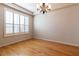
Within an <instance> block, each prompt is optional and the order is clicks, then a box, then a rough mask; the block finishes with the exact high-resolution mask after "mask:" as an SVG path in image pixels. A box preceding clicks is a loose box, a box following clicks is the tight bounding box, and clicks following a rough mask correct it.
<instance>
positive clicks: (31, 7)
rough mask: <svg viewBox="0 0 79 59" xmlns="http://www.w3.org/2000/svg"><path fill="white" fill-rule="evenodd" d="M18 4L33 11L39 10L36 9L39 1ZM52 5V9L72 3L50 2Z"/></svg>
mask: <svg viewBox="0 0 79 59" xmlns="http://www.w3.org/2000/svg"><path fill="white" fill-rule="evenodd" d="M16 4H17V5H19V6H21V7H23V8H25V9H28V10H30V11H32V12H36V11H37V9H36V5H37V3H16ZM50 5H51V7H52V10H53V9H56V8H61V7H64V6H67V5H71V3H50Z"/></svg>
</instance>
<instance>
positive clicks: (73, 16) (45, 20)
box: [34, 5, 79, 46]
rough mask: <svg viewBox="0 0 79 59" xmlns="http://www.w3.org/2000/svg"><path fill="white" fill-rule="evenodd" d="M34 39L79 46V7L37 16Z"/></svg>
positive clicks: (35, 18)
mask: <svg viewBox="0 0 79 59" xmlns="http://www.w3.org/2000/svg"><path fill="white" fill-rule="evenodd" d="M34 38H38V39H44V40H49V41H56V42H61V43H65V44H70V45H75V46H79V5H77V6H72V7H68V8H67V7H66V8H63V9H60V10H55V11H52V12H51V13H48V14H44V15H43V14H39V15H35V17H34Z"/></svg>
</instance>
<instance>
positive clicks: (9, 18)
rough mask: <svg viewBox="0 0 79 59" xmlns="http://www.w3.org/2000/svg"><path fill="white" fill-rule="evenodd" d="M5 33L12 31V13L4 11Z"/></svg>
mask: <svg viewBox="0 0 79 59" xmlns="http://www.w3.org/2000/svg"><path fill="white" fill-rule="evenodd" d="M5 15H6V33H8V34H9V33H13V13H12V12H8V11H6V14H5Z"/></svg>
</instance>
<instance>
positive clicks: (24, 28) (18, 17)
mask: <svg viewBox="0 0 79 59" xmlns="http://www.w3.org/2000/svg"><path fill="white" fill-rule="evenodd" d="M5 26H6V27H5V34H15V33H27V32H29V17H28V16H26V15H24V14H19V13H16V12H13V11H6V12H5Z"/></svg>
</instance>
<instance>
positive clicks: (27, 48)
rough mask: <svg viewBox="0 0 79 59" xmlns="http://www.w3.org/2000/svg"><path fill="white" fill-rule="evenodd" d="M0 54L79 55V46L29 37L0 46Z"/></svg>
mask: <svg viewBox="0 0 79 59" xmlns="http://www.w3.org/2000/svg"><path fill="white" fill-rule="evenodd" d="M0 55H1V56H28V55H29V56H79V47H74V46H68V45H64V44H60V43H56V42H49V41H44V40H39V39H29V40H26V41H22V42H19V43H15V44H12V45H8V46H5V47H1V48H0Z"/></svg>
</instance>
